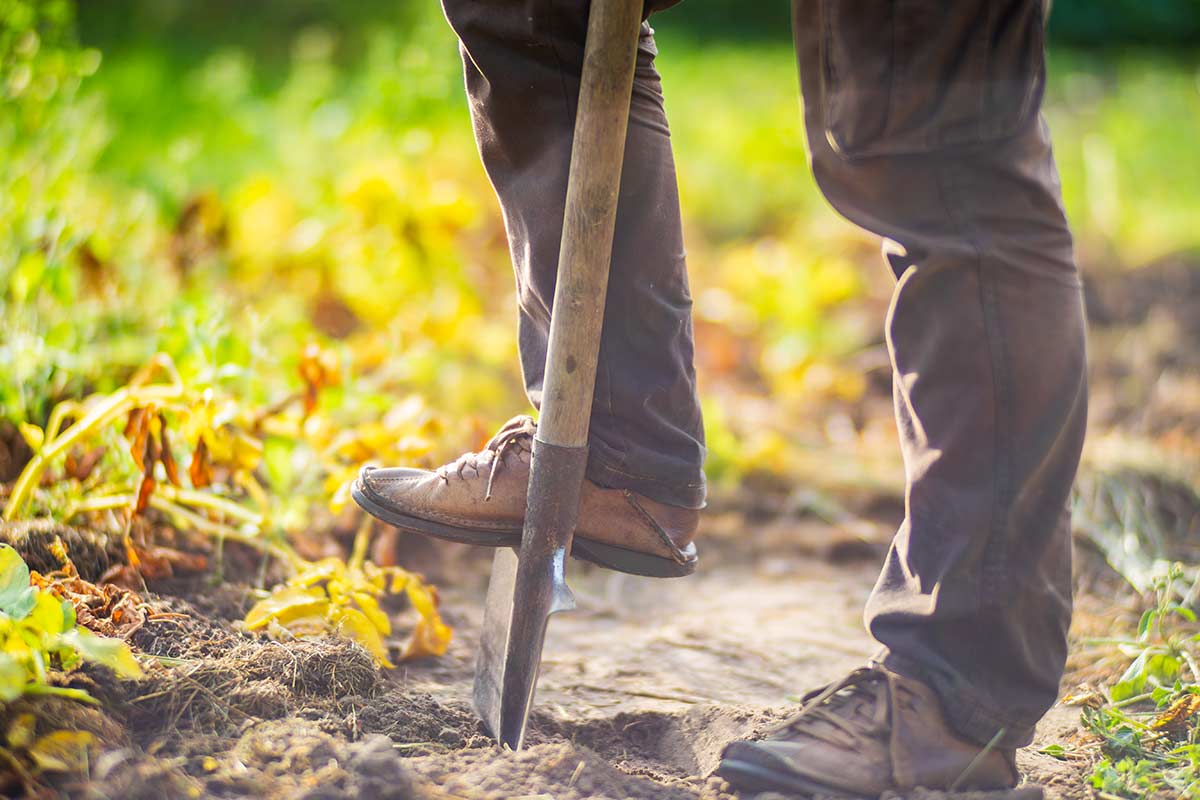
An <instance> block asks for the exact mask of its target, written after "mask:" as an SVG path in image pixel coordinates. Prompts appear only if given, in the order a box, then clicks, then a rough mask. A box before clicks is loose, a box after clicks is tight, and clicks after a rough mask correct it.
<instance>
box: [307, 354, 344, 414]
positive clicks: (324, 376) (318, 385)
mask: <svg viewBox="0 0 1200 800" xmlns="http://www.w3.org/2000/svg"><path fill="white" fill-rule="evenodd" d="M299 371H300V378H301V379H302V380H303V381H304V416H305V417H308V416H309V415H311V414H312V413H313V412H314V411H316V409H317V399H318V394H319V392H320V391H321V389H324V388H325V387H326V386H332V385H334V384H336V383H337V380H338V372H337V355H336V354H334V353H332V352H330V351H328V350H322V349H321V347H320V346H319V345H317V344H316V343H315V342H312V343H309V344H308V345H307V346H305V348H304V354H303V355H302V356H301V357H300V364H299Z"/></svg>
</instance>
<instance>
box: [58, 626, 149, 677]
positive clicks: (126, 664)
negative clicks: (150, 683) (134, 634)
mask: <svg viewBox="0 0 1200 800" xmlns="http://www.w3.org/2000/svg"><path fill="white" fill-rule="evenodd" d="M62 638H63V642H64V643H65V644H68V645H70V646H71V647H73V648H75V651H76V652H77V653H79V655H80V656H81V657H82V658H83V659H84V660H85V661H91V662H92V663H95V664H102V665H103V666H106V667H108V668H109V669H111V670H112V671H113V672H115V673H117V674H118V675H120V676H121V677H123V678H140V677H142V675H143V672H142V667H141V665H140V664H138V662H137V659H135V658H134V657H133V653H132V652H131V651H130V649H129V645H127V644H125V643H124V642H122V641H121V640H120V639H110V638H108V637H105V636H97V635H96V634H94V633H92V632H91V631H89V630H87V629H86V628H76V629H75V630H73V631H67V632H66V633H65V634H63V637H62Z"/></svg>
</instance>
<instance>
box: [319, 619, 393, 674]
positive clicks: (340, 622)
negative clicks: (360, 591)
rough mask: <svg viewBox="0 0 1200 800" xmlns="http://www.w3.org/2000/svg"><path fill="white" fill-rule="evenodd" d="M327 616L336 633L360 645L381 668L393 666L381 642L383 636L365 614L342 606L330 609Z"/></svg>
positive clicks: (385, 647)
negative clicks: (333, 624) (335, 628)
mask: <svg viewBox="0 0 1200 800" xmlns="http://www.w3.org/2000/svg"><path fill="white" fill-rule="evenodd" d="M329 616H330V618H331V620H332V621H333V622H334V623H335V624H336V625H337V630H338V633H340V634H341V635H342V636H345V637H346V638H347V639H353V640H354V641H356V642H358V643H359V644H361V645H362V646H363V647H364V648H366V651H367V652H368V653H370V654H371V655H372V656H374V658H375V660H376V661H378V662H379V663H380V664H382V665H383V666H385V667H388V668H389V669H390V668H391V667H393V666H395V665H394V664H392V662H391V661H389V660H388V654H387V646H386V645H385V644H384V642H383V636H381V635H380V633H379V631H378V629H376V627H375V626H374V625H373V624H371V620H369V619H367V615H366V614H364V613H362V612H361V611H359V610H358V609H357V608H347V607H345V606H342V607H340V608H333V609H331V610H330V612H329Z"/></svg>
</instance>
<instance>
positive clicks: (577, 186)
mask: <svg viewBox="0 0 1200 800" xmlns="http://www.w3.org/2000/svg"><path fill="white" fill-rule="evenodd" d="M642 3H643V0H593V2H592V8H591V14H590V16H589V18H588V32H587V44H586V46H585V49H584V57H583V78H582V85H581V87H580V93H579V107H578V112H577V114H576V118H575V139H574V143H573V145H572V149H571V170H570V177H569V179H568V181H567V204H566V212H565V214H564V216H563V232H562V244H561V246H560V250H559V256H558V282H557V285H556V287H555V291H554V307H553V310H552V311H551V317H550V343H549V349H548V352H547V354H546V373H545V378H544V391H543V394H542V408H541V415H540V418H539V420H538V433H537V438H538V439H540V440H542V441H544V442H546V443H548V444H552V445H557V446H560V447H583V446H586V445H587V437H588V422H589V420H590V418H591V410H592V394H593V392H594V390H595V387H596V362H597V359H598V357H599V351H600V330H601V327H602V325H603V324H604V299H605V293H606V292H607V289H608V269H609V264H610V262H611V260H612V242H613V228H614V226H615V224H616V214H617V195H618V193H619V191H620V186H621V165H622V163H623V161H624V157H625V135H626V129H627V126H628V123H629V101H630V96H631V93H632V89H633V72H634V68H635V66H636V63H637V44H638V28H639V27H640V25H641V21H642Z"/></svg>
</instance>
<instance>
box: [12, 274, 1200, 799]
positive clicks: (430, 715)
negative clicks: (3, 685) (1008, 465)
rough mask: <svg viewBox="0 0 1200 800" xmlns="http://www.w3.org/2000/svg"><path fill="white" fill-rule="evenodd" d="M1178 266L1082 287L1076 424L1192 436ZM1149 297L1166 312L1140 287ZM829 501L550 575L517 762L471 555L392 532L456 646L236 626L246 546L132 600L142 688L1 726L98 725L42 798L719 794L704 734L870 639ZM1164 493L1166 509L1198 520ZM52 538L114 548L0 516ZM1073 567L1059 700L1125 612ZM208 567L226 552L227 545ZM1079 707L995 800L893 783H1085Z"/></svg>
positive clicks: (850, 553) (1189, 292)
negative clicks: (64, 776) (481, 646)
mask: <svg viewBox="0 0 1200 800" xmlns="http://www.w3.org/2000/svg"><path fill="white" fill-rule="evenodd" d="M1197 275H1200V271H1197V270H1196V268H1195V266H1194V265H1189V268H1188V269H1184V268H1180V267H1177V266H1175V265H1174V264H1165V265H1159V266H1152V267H1150V268H1147V270H1146V271H1145V272H1142V273H1141V274H1140V275H1139V276H1138V277H1137V278H1134V277H1128V276H1112V277H1110V278H1106V279H1104V280H1101V281H1099V282H1093V283H1092V285H1091V286H1090V287H1089V306H1090V307H1091V310H1092V317H1093V322H1094V326H1093V331H1092V337H1093V343H1094V344H1093V373H1094V385H1095V391H1094V394H1093V396H1094V398H1096V401H1097V402H1096V403H1095V409H1096V410H1095V412H1094V414H1093V423H1094V424H1093V427H1094V428H1095V427H1097V425H1098V426H1099V427H1102V428H1104V429H1106V430H1111V429H1119V430H1124V431H1127V432H1133V433H1136V434H1138V435H1162V434H1165V433H1170V432H1171V431H1177V430H1181V429H1183V428H1186V427H1187V426H1192V427H1191V430H1192V432H1193V435H1194V431H1195V430H1197V429H1200V391H1198V390H1197V386H1198V384H1196V383H1195V377H1194V376H1195V375H1196V374H1197V369H1198V368H1200V362H1196V360H1195V359H1196V358H1197V357H1196V353H1197V352H1200V350H1196V349H1194V348H1190V349H1189V348H1181V347H1180V346H1179V343H1180V342H1181V341H1184V340H1189V338H1190V339H1193V340H1194V338H1195V337H1196V336H1200V329H1197V328H1196V327H1195V325H1196V322H1195V321H1196V320H1197V319H1200V309H1198V308H1196V305H1195V304H1196V298H1197V297H1198V296H1200V293H1198V292H1197V286H1196V284H1195V280H1196V276H1197ZM1127 282H1128V283H1129V285H1128V286H1127V285H1126V283H1127ZM1189 282H1190V283H1189ZM1185 284H1186V285H1185ZM1146 285H1150V287H1151V288H1150V289H1146V290H1145V291H1143V288H1141V287H1144V286H1146ZM1130 287H1134V288H1130ZM1154 287H1158V288H1157V289H1155V288H1154ZM1156 292H1157V294H1156ZM1147 293H1148V294H1147ZM1162 294H1167V295H1170V296H1171V300H1170V302H1166V303H1162V304H1159V305H1156V304H1155V303H1152V302H1150V301H1149V300H1147V299H1146V298H1147V297H1151V298H1153V297H1157V296H1159V295H1162ZM1156 331H1157V333H1156ZM1135 341H1140V342H1141V344H1140V345H1139V346H1138V347H1134V346H1133V345H1132V344H1130V343H1131V342H1135ZM1146 342H1150V343H1154V347H1153V348H1151V349H1150V350H1147V349H1146V347H1147V345H1146V344H1145V343H1146ZM1151 351H1152V352H1151ZM1147 353H1149V355H1147ZM1163 376H1166V377H1167V378H1169V380H1167V379H1164V377H1163ZM881 391H882V390H881ZM881 397H882V394H881ZM8 438H9V439H11V438H12V437H8ZM10 445H11V443H10ZM13 448H16V446H15V445H12V446H11V447H10V449H13ZM5 452H7V451H5ZM0 455H3V453H0ZM0 461H2V459H0ZM0 466H3V464H0ZM1171 497H1175V495H1174V494H1172V495H1171ZM764 498H765V499H764ZM843 505H844V506H845V507H853V508H854V509H855V510H856V512H857V515H856V516H855V515H852V516H851V517H847V520H846V521H845V522H844V523H838V524H831V523H830V522H829V519H830V517H829V515H827V514H826V515H819V514H818V515H816V516H814V514H813V509H812V508H811V507H809V506H811V504H806V503H799V504H797V503H795V502H793V500H792V499H788V498H787V497H785V496H783V495H780V496H776V497H775V499H774V500H772V499H771V496H770V495H769V493H765V494H764V493H756V494H755V495H754V498H753V501H752V502H747V503H743V504H742V505H740V506H739V505H738V504H737V503H728V504H726V505H725V510H723V511H722V510H720V509H717V510H714V511H713V513H710V514H709V515H708V517H707V519H706V521H705V523H704V525H705V527H704V530H702V532H701V536H700V539H701V541H702V543H703V544H702V559H701V567H700V569H699V570H698V572H697V574H696V575H695V576H693V577H690V578H687V579H683V580H676V581H654V580H648V579H639V578H633V577H629V576H623V575H614V574H610V573H605V572H603V571H599V570H594V569H589V568H585V567H584V566H583V565H579V564H572V566H571V570H570V575H569V578H570V582H571V585H572V587H573V589H574V591H575V594H576V597H577V600H578V605H579V607H578V609H577V610H576V611H574V612H571V613H568V614H563V615H560V616H558V617H555V619H554V620H553V622H552V624H551V625H550V629H549V635H548V638H547V642H546V648H545V658H544V661H543V669H542V677H541V681H540V684H539V687H538V694H537V697H536V700H535V707H534V712H533V714H532V717H531V722H530V729H529V733H528V737H527V746H526V748H525V749H523V750H522V751H520V752H515V753H514V752H511V751H507V750H502V749H500V748H498V747H496V746H495V745H494V743H493V742H492V741H491V739H489V738H488V737H487V736H486V734H485V732H484V730H483V729H482V727H481V725H480V723H479V721H478V719H477V717H476V715H475V713H474V711H473V710H472V709H471V705H470V691H471V676H472V667H473V659H474V653H475V649H476V644H477V642H478V640H479V633H480V630H479V629H480V619H481V613H482V602H483V593H484V588H485V587H484V583H485V578H486V571H487V563H488V562H487V555H486V554H484V553H481V552H477V551H473V550H470V549H468V548H460V547H454V546H447V547H441V546H437V547H431V546H430V545H429V544H428V543H427V542H425V540H420V539H417V540H413V541H411V542H410V541H409V540H408V539H406V538H405V537H399V538H398V539H397V538H396V537H392V539H393V540H394V541H399V543H400V547H401V561H402V562H404V563H405V564H407V565H409V566H416V567H417V568H418V569H422V570H424V571H425V572H427V573H428V574H429V576H430V577H431V578H432V579H433V580H434V581H435V582H438V583H439V584H440V585H442V586H443V587H445V588H444V591H443V593H442V608H443V612H444V615H445V617H446V619H447V621H448V622H449V623H450V624H451V625H452V626H453V627H454V629H455V639H454V641H453V643H452V645H451V649H450V651H449V653H448V654H447V655H445V656H444V657H441V658H437V659H426V660H422V661H417V662H409V663H404V664H401V665H400V666H399V667H398V668H396V669H394V670H390V671H386V672H381V671H378V670H377V669H376V668H375V667H374V665H373V663H372V661H371V659H370V658H369V656H368V655H367V654H366V653H365V652H364V651H363V650H362V649H360V648H359V647H357V646H356V645H353V644H350V643H347V642H345V641H340V640H334V639H329V640H319V641H296V640H293V641H273V640H271V639H268V638H266V637H264V636H261V635H256V634H250V633H247V632H246V631H245V630H244V629H243V628H242V627H241V624H240V622H239V620H240V618H241V616H242V614H243V613H244V611H245V610H246V608H247V606H248V604H249V603H250V602H251V601H252V599H253V593H252V590H251V588H250V587H249V586H248V585H247V584H246V583H245V582H239V580H242V581H251V580H253V579H254V577H253V576H254V575H255V574H256V573H257V571H258V569H259V567H260V566H261V565H260V564H259V563H258V562H257V561H255V560H254V559H246V558H243V561H244V562H245V563H244V564H242V566H241V567H239V568H237V569H233V570H227V571H226V573H225V575H224V577H225V580H224V581H213V580H210V579H208V578H206V577H204V576H200V577H190V578H189V577H177V578H171V579H169V580H163V581H159V582H157V583H154V582H152V583H151V585H150V587H149V588H150V590H151V591H150V592H149V593H143V596H144V597H145V598H146V599H147V600H148V602H149V603H150V605H151V607H152V609H153V610H155V611H157V612H162V613H158V614H153V615H151V617H150V619H149V620H148V621H147V622H146V623H145V624H144V625H143V626H142V627H141V628H140V629H138V630H137V631H136V633H134V634H133V635H132V637H131V644H132V645H133V646H134V647H135V648H136V649H137V650H138V651H140V652H141V653H143V654H145V655H147V656H152V657H154V658H152V659H144V660H145V661H147V662H148V663H149V664H150V666H149V668H148V670H147V675H146V677H145V678H143V679H141V680H138V681H118V680H116V679H114V678H113V677H112V676H111V675H110V674H108V673H107V672H106V671H105V670H103V669H94V668H93V669H88V668H85V669H83V670H80V671H77V672H76V673H73V675H72V676H71V683H72V684H73V685H76V686H79V687H81V688H86V689H87V690H88V691H90V692H91V693H92V694H93V695H95V696H96V697H97V698H98V699H99V700H100V701H101V703H100V705H99V706H96V707H91V706H84V705H81V704H79V703H70V702H66V701H59V700H53V699H50V700H46V699H42V701H40V702H38V703H36V704H34V703H30V702H29V701H22V702H20V703H15V704H10V705H9V706H7V707H5V708H3V709H2V710H0V730H7V726H8V724H9V722H10V721H11V720H12V719H13V718H15V716H16V715H18V714H20V713H23V712H25V711H28V710H33V711H35V712H36V713H37V714H38V715H39V726H40V727H39V730H50V729H52V728H63V727H68V728H76V729H82V730H88V731H90V732H92V733H93V735H94V736H95V737H96V740H97V741H98V743H99V753H98V755H97V756H96V757H95V759H94V760H93V762H92V765H91V770H90V773H89V775H88V776H87V779H86V780H82V779H78V780H73V781H62V782H59V783H57V784H55V785H54V786H53V787H52V789H51V790H50V791H49V796H55V795H58V796H66V797H72V798H89V799H90V798H97V799H98V798H127V799H129V800H133V799H136V798H148V799H149V798H152V799H153V800H162V799H163V798H175V797H181V798H182V797H217V798H241V797H265V798H293V797H300V798H308V799H309V800H318V798H319V799H320V800H326V799H327V798H328V799H329V800H332V799H333V798H358V797H364V798H428V799H429V800H436V799H438V798H471V799H472V800H476V799H478V800H482V799H483V798H489V799H490V798H497V799H499V798H524V799H525V800H535V799H536V800H574V799H575V798H580V799H582V798H613V799H614V800H622V799H626V798H628V799H631V800H632V799H634V798H646V799H647V800H650V799H651V798H653V799H654V800H689V799H697V798H703V799H704V800H731V799H732V798H733V797H734V795H732V794H731V793H730V790H729V787H728V786H727V785H726V784H725V783H724V782H723V781H721V780H720V779H719V778H715V777H712V771H713V770H714V768H715V767H716V765H717V763H718V760H719V757H720V752H721V749H722V748H723V747H724V745H725V744H726V743H728V742H730V741H732V740H735V739H738V738H743V737H751V736H755V735H758V734H760V733H762V732H763V731H765V730H767V729H768V728H770V727H772V726H773V725H775V724H777V723H778V722H779V721H780V720H782V719H784V718H785V717H786V716H788V715H789V714H790V713H792V712H794V710H795V708H796V706H795V703H794V701H793V699H792V698H794V697H795V696H796V695H799V694H801V693H803V692H804V691H806V690H808V689H811V688H813V687H816V686H819V685H821V684H823V683H825V682H827V681H829V680H832V679H834V678H836V677H838V676H839V675H841V674H842V673H844V672H845V671H847V670H849V669H851V668H853V667H855V666H858V665H860V664H862V663H863V661H864V660H865V659H866V658H868V657H869V656H870V655H871V653H872V650H873V645H872V642H871V640H870V639H869V637H868V636H867V634H866V632H865V631H864V629H863V626H862V623H861V611H862V607H863V603H864V601H865V600H866V598H867V595H868V592H869V591H870V589H871V586H872V584H873V582H874V580H875V576H876V570H877V569H878V564H879V560H880V556H881V555H882V553H883V552H884V550H885V549H886V546H887V541H888V538H889V536H890V533H891V531H892V530H894V527H895V524H896V522H897V521H898V518H899V516H900V514H902V504H900V503H899V502H898V499H897V498H896V497H895V496H894V495H891V494H887V493H882V494H880V493H875V494H872V495H870V496H867V497H864V498H857V499H855V500H853V501H852V502H850V501H848V502H846V503H844V504H843ZM1169 505H1170V509H1169V510H1170V511H1171V514H1172V515H1174V516H1170V519H1172V520H1174V519H1176V518H1178V519H1185V518H1186V519H1197V518H1200V516H1194V517H1187V516H1186V514H1187V513H1189V510H1188V509H1185V510H1184V512H1183V513H1179V511H1178V509H1176V508H1175V506H1177V505H1178V503H1176V502H1175V501H1172V503H1171V504H1169ZM1190 512H1191V513H1196V512H1200V509H1190ZM818 516H822V517H823V519H818V518H817V517H818ZM835 522H836V521H835ZM1176 527H1181V528H1186V527H1187V526H1186V525H1181V526H1176ZM54 535H59V536H62V537H63V538H64V540H68V546H69V549H70V552H71V553H72V555H73V556H74V557H75V560H76V561H77V563H79V566H80V569H81V572H82V573H83V574H84V575H85V577H93V578H94V577H96V576H98V575H100V574H102V573H103V572H104V571H105V570H106V569H108V568H109V566H111V565H112V564H114V563H119V562H120V559H121V555H122V554H121V552H120V550H119V548H118V550H117V551H116V552H114V551H113V549H112V547H111V545H110V544H108V543H106V542H105V541H103V540H102V539H100V538H98V537H95V536H92V535H91V534H89V533H88V532H86V531H78V530H74V529H64V528H62V527H61V526H50V525H48V524H46V523H37V524H33V525H25V526H5V527H2V528H0V538H3V539H5V540H7V541H11V542H13V543H14V544H16V545H17V546H18V549H20V550H21V552H22V554H23V555H24V556H25V557H26V559H27V560H29V562H30V564H31V566H33V567H34V568H36V569H39V570H42V571H46V570H49V569H52V568H53V567H54V566H55V563H56V562H55V561H54V560H53V556H52V554H50V552H49V550H48V549H47V547H46V543H47V541H48V540H49V539H51V538H52V537H53V536H54ZM410 545H411V548H410ZM227 549H230V550H231V551H235V550H236V548H227ZM1078 556H1079V557H1078V559H1077V581H1076V582H1077V614H1076V620H1075V626H1074V628H1073V638H1074V641H1075V645H1074V646H1073V651H1072V654H1071V660H1070V663H1069V673H1068V677H1067V679H1066V680H1065V681H1064V695H1070V694H1079V693H1080V687H1081V686H1082V687H1085V688H1086V687H1087V686H1088V685H1091V683H1092V682H1094V681H1099V680H1104V679H1106V678H1109V677H1111V674H1110V673H1111V670H1112V669H1114V668H1119V666H1118V667H1114V664H1116V662H1113V661H1111V659H1110V654H1108V653H1103V652H1098V651H1095V650H1091V649H1088V648H1086V647H1084V646H1083V645H1082V644H1081V642H1082V641H1083V640H1084V638H1085V637H1091V638H1095V637H1098V636H1103V635H1105V634H1106V633H1107V632H1108V631H1110V630H1111V629H1112V627H1113V625H1114V624H1117V625H1118V626H1126V627H1129V626H1131V625H1133V624H1135V622H1136V615H1137V606H1138V600H1137V598H1136V597H1135V596H1134V595H1132V594H1131V593H1130V591H1129V590H1128V588H1127V587H1126V585H1125V584H1124V583H1123V582H1122V581H1121V580H1120V579H1119V578H1117V577H1115V576H1114V575H1113V573H1112V571H1111V569H1109V568H1108V567H1107V565H1106V564H1105V562H1104V559H1103V557H1101V556H1100V555H1099V554H1098V551H1097V550H1096V549H1095V548H1094V547H1081V548H1079V549H1078ZM230 557H231V559H232V561H231V562H230V564H235V562H236V559H237V558H238V556H237V554H236V552H233V554H232V555H231V556H230ZM235 565H236V564H235ZM1079 720H1080V711H1079V709H1078V708H1074V707H1069V706H1058V707H1056V708H1055V709H1053V710H1052V711H1051V712H1050V714H1049V715H1047V717H1046V718H1045V720H1043V723H1042V725H1041V726H1040V728H1039V731H1038V734H1037V739H1036V740H1035V742H1034V744H1033V746H1032V747H1030V748H1027V749H1025V750H1024V751H1022V752H1021V753H1020V754H1019V756H1018V765H1019V767H1020V769H1021V771H1022V774H1023V777H1024V780H1025V784H1024V785H1023V786H1022V787H1021V788H1019V789H1018V790H1016V791H1013V792H1002V793H991V794H988V793H959V794H953V795H951V794H948V793H939V792H926V791H916V792H913V793H910V794H909V795H908V798H909V800H950V799H951V798H953V800H1001V799H1002V798H1005V799H1007V800H1032V799H1033V798H1036V797H1039V796H1043V795H1044V796H1045V797H1046V798H1050V800H1081V798H1084V797H1090V796H1091V792H1090V789H1088V788H1087V787H1086V783H1085V776H1086V775H1087V774H1088V772H1089V771H1090V762H1089V758H1088V757H1087V756H1082V755H1080V756H1070V757H1068V758H1067V759H1066V760H1060V759H1057V758H1054V757H1052V756H1050V755H1046V754H1043V753H1040V752H1039V751H1040V750H1041V748H1042V747H1043V746H1045V745H1047V744H1051V743H1055V744H1064V745H1067V746H1070V745H1073V744H1080V743H1082V742H1084V741H1085V739H1086V737H1085V735H1084V734H1083V733H1082V732H1081V730H1080V724H1079ZM8 788H9V790H10V791H12V787H11V786H9V787H8ZM3 789H4V787H3V786H0V791H3ZM762 797H763V798H764V800H765V799H766V798H767V796H765V795H764V796H762ZM889 800H899V799H898V797H890V798H889Z"/></svg>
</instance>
